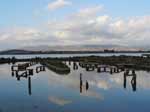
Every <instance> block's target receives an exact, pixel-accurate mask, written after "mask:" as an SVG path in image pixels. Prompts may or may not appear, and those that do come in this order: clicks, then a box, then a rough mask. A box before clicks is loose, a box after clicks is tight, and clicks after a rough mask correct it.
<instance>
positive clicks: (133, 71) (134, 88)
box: [123, 70, 137, 92]
mask: <svg viewBox="0 0 150 112" xmlns="http://www.w3.org/2000/svg"><path fill="white" fill-rule="evenodd" d="M129 72H130V71H129V70H126V71H125V73H124V83H123V86H124V88H125V89H126V85H127V77H132V79H131V86H132V90H133V92H135V91H136V90H137V88H136V73H135V70H132V73H131V74H130V73H129Z"/></svg>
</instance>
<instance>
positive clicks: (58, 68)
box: [41, 59, 70, 75]
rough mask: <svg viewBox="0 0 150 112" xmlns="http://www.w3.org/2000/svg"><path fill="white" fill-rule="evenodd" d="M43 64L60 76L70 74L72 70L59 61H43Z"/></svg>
mask: <svg viewBox="0 0 150 112" xmlns="http://www.w3.org/2000/svg"><path fill="white" fill-rule="evenodd" d="M41 64H43V65H45V66H46V67H47V68H49V69H50V70H52V71H54V72H56V73H58V74H66V75H67V74H69V73H70V68H69V67H68V66H67V65H66V64H64V63H63V62H62V61H59V60H48V59H47V60H42V61H41Z"/></svg>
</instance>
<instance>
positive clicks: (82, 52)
mask: <svg viewBox="0 0 150 112" xmlns="http://www.w3.org/2000/svg"><path fill="white" fill-rule="evenodd" d="M119 53H129V54H130V53H131V54H132V53H137V54H138V53H150V51H114V52H109V51H108V52H104V51H50V52H42V51H13V52H12V51H3V52H0V55H44V54H119Z"/></svg>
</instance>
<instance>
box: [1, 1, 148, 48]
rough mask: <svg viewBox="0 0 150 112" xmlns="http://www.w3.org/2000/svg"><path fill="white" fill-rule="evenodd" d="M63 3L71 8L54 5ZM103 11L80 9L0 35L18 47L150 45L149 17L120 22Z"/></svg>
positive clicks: (4, 41) (3, 32)
mask: <svg viewBox="0 0 150 112" xmlns="http://www.w3.org/2000/svg"><path fill="white" fill-rule="evenodd" d="M61 2H63V4H69V3H67V2H66V1H63V0H58V1H56V2H54V3H52V4H54V6H57V7H58V6H59V5H57V4H58V3H61ZM64 2H65V3H64ZM54 6H53V8H54ZM60 6H62V5H60ZM60 6H59V7H60ZM63 6H64V5H63ZM102 9H103V7H102V6H101V5H97V6H95V7H88V8H84V9H80V10H79V11H77V12H76V13H73V14H70V15H68V16H66V17H65V18H64V19H62V20H55V21H52V20H50V21H49V22H48V23H47V25H46V26H42V27H40V28H34V27H33V28H28V27H26V28H22V27H17V28H12V29H9V30H6V29H5V31H1V32H0V40H1V42H0V43H9V42H10V43H11V44H12V45H16V46H22V45H23V44H24V45H29V44H30V45H41V44H44V45H50V44H51V45H54V44H55V45H58V44H61V45H66V44H67V45H68V44H119V45H129V46H134V45H137V46H140V45H149V41H150V38H149V35H150V16H139V17H129V18H128V19H123V18H119V19H118V17H116V18H115V17H111V16H109V15H106V14H105V15H101V11H102ZM22 43H23V44H22ZM11 44H10V45H11Z"/></svg>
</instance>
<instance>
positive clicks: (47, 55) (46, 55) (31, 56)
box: [0, 53, 150, 58]
mask: <svg viewBox="0 0 150 112" xmlns="http://www.w3.org/2000/svg"><path fill="white" fill-rule="evenodd" d="M142 54H143V53H89V54H38V55H37V54H36V55H33V54H32V55H0V58H1V57H5V58H11V57H14V56H15V57H16V58H35V57H42V58H46V57H74V56H91V55H94V56H113V55H115V56H120V55H127V56H141V55H142ZM146 54H148V53H146ZM149 54H150V53H149Z"/></svg>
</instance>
